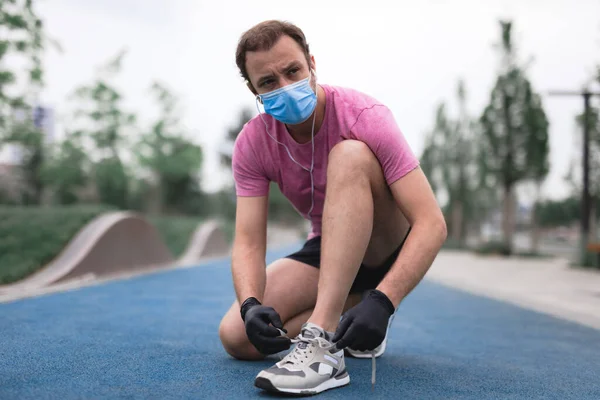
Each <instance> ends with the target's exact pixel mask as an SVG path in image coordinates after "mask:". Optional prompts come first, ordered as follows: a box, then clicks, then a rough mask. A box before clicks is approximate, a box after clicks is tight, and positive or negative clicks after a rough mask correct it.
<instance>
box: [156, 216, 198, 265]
mask: <svg viewBox="0 0 600 400" xmlns="http://www.w3.org/2000/svg"><path fill="white" fill-rule="evenodd" d="M148 220H149V221H150V223H151V224H152V225H154V226H155V227H156V229H157V230H158V232H159V233H160V235H161V237H162V239H163V241H164V242H165V244H166V245H167V247H168V248H169V250H171V253H172V254H173V256H175V257H179V256H181V255H182V254H183V252H184V251H185V249H186V247H187V245H188V243H189V241H190V239H191V237H192V235H193V233H194V231H195V230H196V228H198V225H199V224H201V223H202V222H203V220H202V219H201V218H190V217H186V216H161V217H149V218H148Z"/></svg>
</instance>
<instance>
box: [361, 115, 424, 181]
mask: <svg viewBox="0 0 600 400" xmlns="http://www.w3.org/2000/svg"><path fill="white" fill-rule="evenodd" d="M350 132H351V136H352V137H353V138H354V139H356V140H360V141H362V142H364V143H365V144H366V145H367V146H369V148H370V149H371V151H372V152H373V153H374V154H375V156H376V157H377V159H378V160H379V163H380V164H381V167H382V170H383V174H384V176H385V179H386V181H387V183H388V185H391V184H392V183H394V182H396V181H397V180H398V179H400V178H402V177H403V176H404V175H406V174H407V173H409V172H410V171H412V170H414V169H415V168H417V167H418V166H419V160H418V159H417V157H416V156H415V155H414V152H413V151H412V149H411V147H410V145H409V144H408V141H407V140H406V138H405V137H404V134H403V133H402V132H401V130H400V128H399V127H398V124H397V123H396V120H395V118H394V116H393V114H392V112H391V111H390V109H389V108H387V107H386V106H384V105H375V106H373V107H370V108H367V109H365V110H363V111H362V112H361V113H360V115H359V116H358V118H357V120H356V123H355V124H354V125H353V126H352V128H351V129H350Z"/></svg>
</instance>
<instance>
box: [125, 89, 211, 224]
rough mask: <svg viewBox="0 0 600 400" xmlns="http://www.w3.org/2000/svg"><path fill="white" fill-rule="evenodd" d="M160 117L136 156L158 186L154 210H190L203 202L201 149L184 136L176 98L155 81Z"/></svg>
mask: <svg viewBox="0 0 600 400" xmlns="http://www.w3.org/2000/svg"><path fill="white" fill-rule="evenodd" d="M150 90H151V93H152V94H153V96H154V97H155V99H156V101H157V103H158V105H159V108H160V116H159V118H158V119H157V120H156V121H155V122H154V124H153V125H152V127H151V129H150V130H149V131H148V132H147V133H146V134H144V135H143V136H142V138H141V141H140V143H139V144H138V146H137V150H136V156H137V159H138V161H139V163H140V165H141V166H142V167H144V168H146V169H147V170H148V171H149V172H150V174H151V176H152V182H153V184H154V188H155V195H154V196H153V198H154V204H153V205H152V206H151V210H152V211H153V213H157V214H160V213H163V212H164V211H165V208H167V209H168V211H175V210H179V211H182V212H185V211H190V206H191V205H192V204H193V203H197V204H198V203H200V201H199V197H200V196H201V190H200V169H201V166H202V161H203V154H202V148H201V147H200V146H199V145H196V144H194V143H192V142H191V141H189V140H187V139H186V138H185V137H184V133H183V128H182V127H181V122H180V117H179V115H178V113H177V102H178V100H177V98H176V97H175V96H174V95H173V94H172V93H171V92H170V91H169V89H167V88H166V87H165V86H164V85H162V84H160V83H158V82H155V83H154V84H153V85H152V87H151V89H150Z"/></svg>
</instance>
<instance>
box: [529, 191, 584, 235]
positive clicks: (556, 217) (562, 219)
mask: <svg viewBox="0 0 600 400" xmlns="http://www.w3.org/2000/svg"><path fill="white" fill-rule="evenodd" d="M536 214H537V215H536V219H537V221H538V223H539V225H540V226H542V227H545V228H553V227H559V226H569V225H571V224H574V223H577V222H578V221H579V219H580V218H581V199H580V198H579V196H577V197H575V196H571V197H568V198H566V199H563V200H547V201H544V202H541V203H540V204H539V205H538V207H537V208H536Z"/></svg>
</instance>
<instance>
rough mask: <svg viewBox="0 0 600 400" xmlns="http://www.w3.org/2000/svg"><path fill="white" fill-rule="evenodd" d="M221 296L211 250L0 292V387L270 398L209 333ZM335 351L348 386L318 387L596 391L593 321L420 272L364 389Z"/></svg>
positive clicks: (597, 394) (366, 364)
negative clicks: (58, 285) (184, 265)
mask: <svg viewBox="0 0 600 400" xmlns="http://www.w3.org/2000/svg"><path fill="white" fill-rule="evenodd" d="M284 250H290V249H282V250H280V251H277V252H271V253H270V254H269V261H270V260H272V259H274V258H275V257H278V256H281V255H283V254H284V253H285V251H284ZM298 289H299V290H301V286H300V285H299V287H298ZM232 299H233V287H232V283H231V276H230V270H229V263H228V260H222V261H214V262H210V263H207V264H205V265H202V266H199V267H197V268H191V269H180V270H173V271H169V272H161V273H155V274H151V275H145V276H140V277H136V278H133V279H128V280H123V281H115V282H111V283H106V284H103V285H99V286H93V287H87V288H82V289H79V290H75V291H71V292H64V293H58V294H52V295H48V296H43V297H39V298H34V299H27V300H21V301H17V302H13V303H7V304H0V399H2V400H9V399H36V400H40V399H60V400H64V399H246V398H272V396H267V395H265V394H264V393H262V392H261V391H260V390H259V389H257V388H255V387H254V386H253V380H254V376H255V375H256V374H257V373H258V372H259V371H260V370H261V369H263V368H265V367H268V366H270V365H272V364H273V363H274V362H275V361H276V359H275V358H270V359H269V360H267V361H260V362H239V361H235V360H233V359H231V358H230V357H229V356H227V355H226V353H225V352H224V351H223V350H222V348H221V346H220V344H219V339H218V334H217V328H218V324H219V320H220V318H221V316H222V315H223V313H224V312H225V311H226V310H227V309H228V307H229V306H230V304H231V301H232ZM347 363H348V369H349V373H350V378H351V383H350V385H349V386H346V387H344V388H340V389H334V390H331V391H329V392H325V393H323V394H321V395H319V396H318V397H319V398H332V399H333V398H336V399H369V398H388V399H477V400H482V399H578V400H583V399H596V400H597V399H600V331H597V330H594V329H590V328H586V327H583V326H579V325H576V324H573V323H569V322H566V321H562V320H559V319H555V318H552V317H549V316H546V315H542V314H538V313H534V312H531V311H527V310H524V309H521V308H518V307H515V306H511V305H508V304H506V303H502V302H498V301H493V300H489V299H485V298H481V297H476V296H472V295H469V294H466V293H463V292H460V291H456V290H453V289H449V288H446V287H443V286H439V285H437V284H433V283H430V282H428V281H425V282H423V283H422V284H421V285H420V286H418V287H417V289H415V291H414V292H413V293H412V294H411V295H410V296H409V297H408V298H407V299H406V301H405V302H404V303H403V305H402V306H401V307H400V310H399V312H398V314H397V316H396V318H395V320H394V324H393V325H392V329H391V331H390V341H389V345H388V350H387V352H386V354H385V355H384V356H383V357H382V358H380V359H379V360H378V362H377V384H376V386H375V391H374V392H373V393H371V383H370V377H371V361H370V360H356V359H348V361H347Z"/></svg>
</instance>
